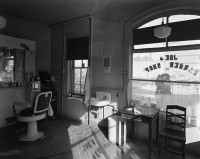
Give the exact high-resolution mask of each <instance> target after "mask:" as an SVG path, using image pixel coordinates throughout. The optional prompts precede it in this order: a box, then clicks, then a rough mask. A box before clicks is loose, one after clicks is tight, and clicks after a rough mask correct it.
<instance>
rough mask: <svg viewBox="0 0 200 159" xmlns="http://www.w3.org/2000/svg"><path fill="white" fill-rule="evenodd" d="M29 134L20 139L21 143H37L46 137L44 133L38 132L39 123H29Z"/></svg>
mask: <svg viewBox="0 0 200 159" xmlns="http://www.w3.org/2000/svg"><path fill="white" fill-rule="evenodd" d="M27 125H28V127H27V132H26V134H22V135H21V136H20V137H19V140H20V141H29V142H32V141H35V140H38V139H42V138H44V137H45V135H44V132H42V131H38V130H37V122H29V123H27Z"/></svg>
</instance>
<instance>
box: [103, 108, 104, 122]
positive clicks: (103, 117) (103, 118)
mask: <svg viewBox="0 0 200 159" xmlns="http://www.w3.org/2000/svg"><path fill="white" fill-rule="evenodd" d="M103 119H104V107H103Z"/></svg>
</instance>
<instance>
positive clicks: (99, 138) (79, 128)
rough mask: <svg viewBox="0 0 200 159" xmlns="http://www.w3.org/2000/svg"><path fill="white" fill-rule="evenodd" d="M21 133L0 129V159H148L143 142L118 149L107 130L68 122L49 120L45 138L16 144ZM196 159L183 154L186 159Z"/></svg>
mask: <svg viewBox="0 0 200 159" xmlns="http://www.w3.org/2000/svg"><path fill="white" fill-rule="evenodd" d="M42 124H43V123H39V125H40V129H42V128H43V125H42ZM22 133H24V130H23V129H22V131H19V132H18V133H15V128H14V127H12V126H11V127H7V128H1V129H0V159H129V158H133V159H147V143H146V142H145V141H142V140H139V139H134V140H132V139H128V140H127V142H126V143H125V145H124V146H123V147H117V146H116V145H115V144H113V143H110V142H109V141H108V140H107V138H106V136H107V135H106V134H107V130H106V129H99V128H98V127H97V126H94V125H93V126H88V125H87V124H83V123H79V122H76V121H72V120H68V119H50V120H48V131H47V133H46V137H45V138H44V139H42V140H39V141H37V142H33V143H24V142H19V141H18V136H19V135H20V134H22ZM179 158H180V157H178V156H176V155H174V154H169V153H163V155H162V159H179ZM199 158H200V157H199V156H196V157H195V156H192V155H190V154H186V159H199ZM152 159H158V153H157V145H154V146H153V158H152Z"/></svg>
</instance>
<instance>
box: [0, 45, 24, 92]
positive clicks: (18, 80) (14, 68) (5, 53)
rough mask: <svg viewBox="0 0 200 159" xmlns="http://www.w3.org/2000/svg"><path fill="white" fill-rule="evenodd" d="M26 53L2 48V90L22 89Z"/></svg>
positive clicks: (0, 54)
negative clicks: (10, 88) (9, 88)
mask: <svg viewBox="0 0 200 159" xmlns="http://www.w3.org/2000/svg"><path fill="white" fill-rule="evenodd" d="M24 63H25V51H24V50H22V49H16V48H8V47H1V46H0V88H8V87H22V86H23V81H24Z"/></svg>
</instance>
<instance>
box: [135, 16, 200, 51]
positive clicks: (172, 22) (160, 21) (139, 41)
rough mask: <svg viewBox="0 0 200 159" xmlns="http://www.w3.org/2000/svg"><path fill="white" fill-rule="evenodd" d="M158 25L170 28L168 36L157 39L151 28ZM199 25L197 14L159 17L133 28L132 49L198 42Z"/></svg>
mask: <svg viewBox="0 0 200 159" xmlns="http://www.w3.org/2000/svg"><path fill="white" fill-rule="evenodd" d="M160 25H168V26H170V27H171V28H172V31H171V34H170V36H169V37H167V38H163V39H159V38H157V37H155V36H154V34H153V30H154V29H155V28H156V27H158V26H160ZM199 26H200V16H199V15H192V14H176V15H170V16H164V17H160V18H157V19H154V20H151V21H150V22H147V23H145V24H144V25H141V26H140V27H138V28H137V29H133V36H132V37H133V39H132V42H133V43H132V45H133V48H134V49H144V48H163V47H167V46H183V45H195V44H200V30H199ZM144 37H145V38H144Z"/></svg>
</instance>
